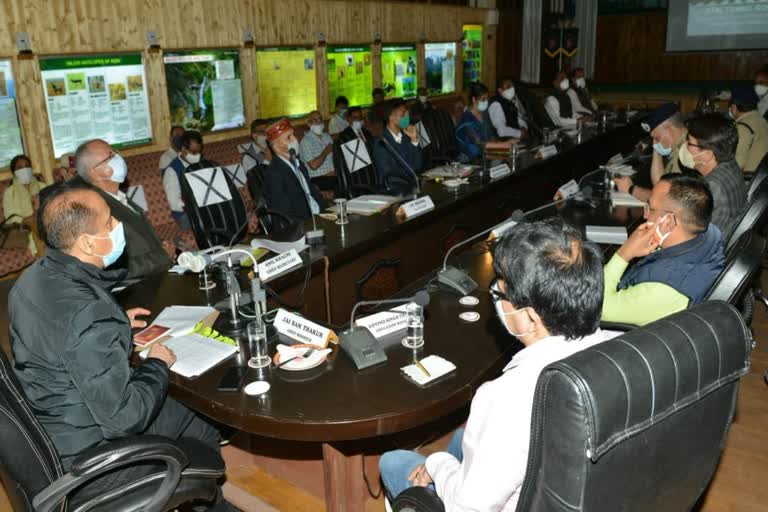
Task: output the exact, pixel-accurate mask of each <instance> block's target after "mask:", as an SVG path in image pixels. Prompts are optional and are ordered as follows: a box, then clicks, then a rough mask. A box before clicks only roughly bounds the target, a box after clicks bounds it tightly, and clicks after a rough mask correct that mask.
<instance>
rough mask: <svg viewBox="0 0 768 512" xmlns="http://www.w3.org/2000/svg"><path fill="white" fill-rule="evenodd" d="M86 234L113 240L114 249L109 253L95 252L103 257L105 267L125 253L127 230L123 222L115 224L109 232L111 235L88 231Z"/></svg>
mask: <svg viewBox="0 0 768 512" xmlns="http://www.w3.org/2000/svg"><path fill="white" fill-rule="evenodd" d="M85 236H87V237H90V238H94V239H96V240H106V239H109V240H111V241H112V250H111V251H109V252H108V253H107V254H97V253H95V252H94V253H93V254H95V255H96V256H99V257H101V260H102V261H103V262H104V267H105V268H106V267H108V266H110V265H111V264H113V263H114V262H116V261H117V260H118V259H119V258H120V256H122V255H123V251H124V250H125V230H124V229H123V223H122V222H118V224H117V226H115V227H114V229H112V231H110V232H109V236H93V235H89V234H87V233H86V234H85Z"/></svg>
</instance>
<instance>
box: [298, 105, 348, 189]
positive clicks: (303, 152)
mask: <svg viewBox="0 0 768 512" xmlns="http://www.w3.org/2000/svg"><path fill="white" fill-rule="evenodd" d="M344 122H345V123H346V120H345V121H344ZM347 126H349V124H347ZM307 127H308V128H309V130H307V131H305V132H304V136H303V137H302V138H301V143H300V144H299V156H300V157H301V160H302V162H305V163H306V164H307V167H308V170H309V177H310V179H311V180H312V181H314V182H315V184H316V185H317V186H318V188H319V189H320V190H323V191H331V190H334V189H335V187H336V170H335V169H334V167H333V139H332V138H331V136H330V135H328V134H327V133H325V123H324V122H323V118H322V116H321V115H320V112H318V111H317V110H313V111H312V112H310V113H309V115H308V116H307Z"/></svg>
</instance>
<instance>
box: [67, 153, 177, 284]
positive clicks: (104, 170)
mask: <svg viewBox="0 0 768 512" xmlns="http://www.w3.org/2000/svg"><path fill="white" fill-rule="evenodd" d="M75 168H76V169H77V174H78V176H77V177H76V178H73V179H72V180H70V182H69V183H68V186H75V187H76V186H83V185H85V184H87V185H89V186H91V187H92V188H93V189H94V190H95V191H96V192H98V193H99V195H100V196H101V197H102V198H103V199H104V201H106V203H107V205H108V206H109V208H110V210H111V211H112V216H113V217H115V218H116V219H117V220H118V221H119V222H120V223H121V224H122V225H123V229H124V231H125V239H126V249H125V252H124V253H123V254H122V255H121V256H120V257H119V259H118V260H117V262H116V263H115V265H116V267H118V268H126V269H128V274H127V276H126V278H127V279H134V278H140V277H144V276H147V275H150V274H156V273H160V272H165V271H166V270H168V268H169V267H170V266H171V259H170V257H169V256H168V254H169V253H172V252H173V246H172V244H164V243H163V242H161V241H160V238H159V237H158V236H157V233H155V230H154V229H153V228H152V225H151V224H150V223H149V220H148V219H147V217H146V216H145V215H144V211H143V210H142V208H141V207H140V206H139V205H137V204H136V203H134V202H133V201H131V200H130V199H128V197H127V196H126V195H125V193H124V192H123V191H122V190H120V184H121V183H123V182H124V181H125V179H126V177H127V175H128V167H127V165H126V163H125V160H123V157H122V156H120V154H119V153H117V152H115V151H114V150H113V149H112V148H111V147H110V146H109V144H107V143H106V142H105V141H103V140H100V139H94V140H91V141H88V142H84V143H83V144H81V145H80V147H78V148H77V151H76V152H75Z"/></svg>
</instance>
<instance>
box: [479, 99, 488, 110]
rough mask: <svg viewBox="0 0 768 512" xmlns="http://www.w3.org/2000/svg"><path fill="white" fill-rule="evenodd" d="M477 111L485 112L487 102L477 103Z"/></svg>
mask: <svg viewBox="0 0 768 512" xmlns="http://www.w3.org/2000/svg"><path fill="white" fill-rule="evenodd" d="M477 110H479V111H480V112H485V111H486V110H488V100H480V101H478V102H477Z"/></svg>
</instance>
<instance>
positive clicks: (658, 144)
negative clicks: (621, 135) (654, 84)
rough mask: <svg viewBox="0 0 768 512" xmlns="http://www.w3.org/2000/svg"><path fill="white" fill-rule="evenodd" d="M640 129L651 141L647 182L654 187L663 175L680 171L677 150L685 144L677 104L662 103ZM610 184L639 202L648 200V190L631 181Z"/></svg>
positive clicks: (682, 125)
mask: <svg viewBox="0 0 768 512" xmlns="http://www.w3.org/2000/svg"><path fill="white" fill-rule="evenodd" d="M641 126H642V128H643V130H645V131H646V132H648V133H649V134H650V135H651V138H652V139H653V157H652V159H651V183H652V184H654V185H655V184H656V183H658V182H659V180H660V179H661V177H662V176H664V175H666V174H670V173H679V172H681V168H680V160H679V158H680V147H682V145H683V144H684V143H685V138H686V136H687V135H688V129H687V128H686V127H685V124H684V123H683V116H682V114H681V113H680V110H679V109H678V108H677V105H675V104H674V103H665V104H664V105H662V106H660V107H659V108H657V109H656V110H654V111H653V112H651V113H650V115H649V116H648V118H647V119H646V120H645V121H644V122H643V123H641ZM613 181H614V183H616V188H617V189H619V191H621V192H627V193H629V194H632V195H633V196H635V197H636V198H638V199H640V200H641V201H647V200H648V198H649V197H651V190H650V189H648V188H644V187H639V186H637V185H635V184H634V183H633V181H632V178H629V177H626V176H624V177H617V178H614V179H613Z"/></svg>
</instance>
